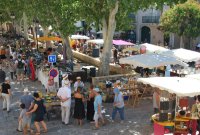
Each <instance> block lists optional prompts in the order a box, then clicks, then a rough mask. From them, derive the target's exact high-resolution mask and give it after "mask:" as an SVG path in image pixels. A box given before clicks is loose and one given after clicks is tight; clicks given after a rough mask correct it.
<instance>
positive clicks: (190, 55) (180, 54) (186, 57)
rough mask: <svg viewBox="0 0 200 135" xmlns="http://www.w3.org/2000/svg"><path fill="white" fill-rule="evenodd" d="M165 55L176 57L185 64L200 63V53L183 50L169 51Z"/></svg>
mask: <svg viewBox="0 0 200 135" xmlns="http://www.w3.org/2000/svg"><path fill="white" fill-rule="evenodd" d="M162 54H163V55H167V56H171V57H175V58H177V59H179V60H181V61H184V62H192V61H198V60H199V59H200V53H199V52H196V51H192V50H187V49H183V48H179V49H173V50H168V51H165V52H162Z"/></svg>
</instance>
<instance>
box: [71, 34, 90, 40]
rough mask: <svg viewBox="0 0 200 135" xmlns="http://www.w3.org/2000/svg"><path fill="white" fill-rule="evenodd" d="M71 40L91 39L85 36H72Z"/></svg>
mask: <svg viewBox="0 0 200 135" xmlns="http://www.w3.org/2000/svg"><path fill="white" fill-rule="evenodd" d="M71 39H86V40H88V39H90V38H89V37H87V36H84V35H71Z"/></svg>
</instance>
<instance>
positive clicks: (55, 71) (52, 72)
mask: <svg viewBox="0 0 200 135" xmlns="http://www.w3.org/2000/svg"><path fill="white" fill-rule="evenodd" d="M57 75H58V70H56V69H55V68H52V69H51V70H50V71H49V76H52V77H54V78H55V77H56V76H57Z"/></svg>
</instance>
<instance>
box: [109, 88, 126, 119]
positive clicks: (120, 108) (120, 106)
mask: <svg viewBox="0 0 200 135" xmlns="http://www.w3.org/2000/svg"><path fill="white" fill-rule="evenodd" d="M113 92H114V94H115V98H114V103H113V112H112V122H114V120H115V116H116V114H117V112H119V115H120V119H121V123H123V122H124V98H123V94H122V93H121V92H120V91H119V88H118V87H117V84H115V85H114V90H113Z"/></svg>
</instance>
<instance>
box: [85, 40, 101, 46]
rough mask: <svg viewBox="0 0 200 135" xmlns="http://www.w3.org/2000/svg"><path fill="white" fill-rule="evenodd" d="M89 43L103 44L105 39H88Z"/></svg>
mask: <svg viewBox="0 0 200 135" xmlns="http://www.w3.org/2000/svg"><path fill="white" fill-rule="evenodd" d="M87 43H95V44H99V45H103V43H104V41H103V39H93V40H88V41H87Z"/></svg>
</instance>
